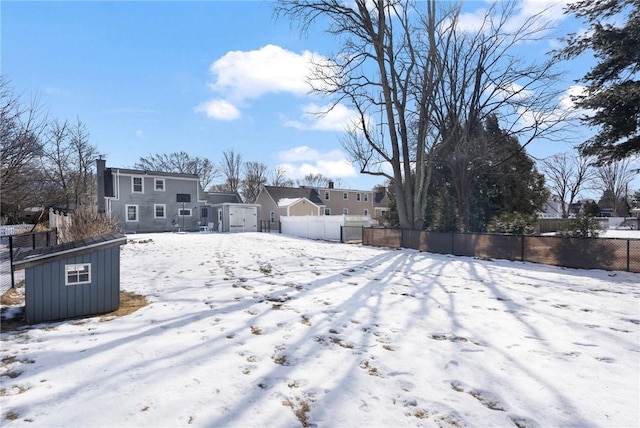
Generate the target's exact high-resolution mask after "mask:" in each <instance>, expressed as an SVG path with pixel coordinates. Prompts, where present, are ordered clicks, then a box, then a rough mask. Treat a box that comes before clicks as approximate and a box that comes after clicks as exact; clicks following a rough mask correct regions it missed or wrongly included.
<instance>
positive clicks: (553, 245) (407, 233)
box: [362, 228, 640, 272]
mask: <svg viewBox="0 0 640 428" xmlns="http://www.w3.org/2000/svg"><path fill="white" fill-rule="evenodd" d="M362 243H363V245H374V246H381V247H391V248H411V249H415V250H419V251H428V252H433V253H439V254H453V255H457V256H467V257H478V258H495V259H506V260H518V261H525V262H533V263H542V264H548V265H554V266H564V267H569V268H577V269H604V270H626V271H630V272H640V239H620V238H563V237H558V236H537V235H536V236H530V235H501V234H489V233H453V232H449V233H442V232H427V231H416V230H400V229H378V228H366V229H364V230H363V240H362Z"/></svg>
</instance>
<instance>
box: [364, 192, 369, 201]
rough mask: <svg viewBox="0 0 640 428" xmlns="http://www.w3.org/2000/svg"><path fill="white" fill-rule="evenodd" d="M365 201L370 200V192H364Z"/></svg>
mask: <svg viewBox="0 0 640 428" xmlns="http://www.w3.org/2000/svg"><path fill="white" fill-rule="evenodd" d="M364 201H365V202H369V194H368V193H365V194H364Z"/></svg>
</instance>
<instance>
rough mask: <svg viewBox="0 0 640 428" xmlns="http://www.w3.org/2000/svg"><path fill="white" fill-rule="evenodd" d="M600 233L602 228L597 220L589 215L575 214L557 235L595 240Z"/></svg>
mask: <svg viewBox="0 0 640 428" xmlns="http://www.w3.org/2000/svg"><path fill="white" fill-rule="evenodd" d="M601 231H602V228H601V227H600V222H599V221H598V219H597V218H595V217H593V216H590V215H585V214H577V215H576V216H575V218H573V219H571V220H569V222H568V223H567V224H566V226H565V227H564V228H563V229H562V230H560V231H559V232H558V233H559V234H560V235H561V236H564V237H575V238H597V237H598V236H599V235H600V232H601Z"/></svg>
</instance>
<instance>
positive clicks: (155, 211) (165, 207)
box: [153, 204, 167, 218]
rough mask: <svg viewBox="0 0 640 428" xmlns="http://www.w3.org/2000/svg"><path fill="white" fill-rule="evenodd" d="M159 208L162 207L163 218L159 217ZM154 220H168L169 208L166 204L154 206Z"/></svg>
mask: <svg viewBox="0 0 640 428" xmlns="http://www.w3.org/2000/svg"><path fill="white" fill-rule="evenodd" d="M158 207H162V216H159V215H158V211H157V208H158ZM153 218H167V206H166V205H165V204H153Z"/></svg>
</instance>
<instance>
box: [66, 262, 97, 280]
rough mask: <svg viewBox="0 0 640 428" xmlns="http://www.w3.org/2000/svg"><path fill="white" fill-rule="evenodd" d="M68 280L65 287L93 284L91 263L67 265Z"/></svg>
mask: <svg viewBox="0 0 640 428" xmlns="http://www.w3.org/2000/svg"><path fill="white" fill-rule="evenodd" d="M64 268H65V273H66V278H65V281H64V285H79V284H90V283H91V263H80V264H73V265H65V266H64Z"/></svg>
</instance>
